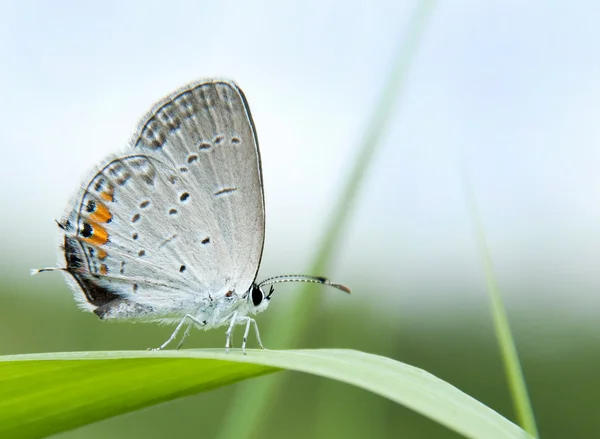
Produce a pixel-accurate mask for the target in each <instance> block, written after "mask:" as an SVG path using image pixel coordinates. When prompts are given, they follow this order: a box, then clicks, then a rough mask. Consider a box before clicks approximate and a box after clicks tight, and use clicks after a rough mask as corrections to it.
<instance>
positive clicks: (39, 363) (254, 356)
mask: <svg viewBox="0 0 600 439" xmlns="http://www.w3.org/2000/svg"><path fill="white" fill-rule="evenodd" d="M281 369H289V370H295V371H300V372H305V373H310V374H314V375H318V376H322V377H327V378H331V379H335V380H339V381H342V382H345V383H348V384H353V385H355V386H358V387H361V388H363V389H365V390H368V391H371V392H374V393H376V394H379V395H381V396H383V397H386V398H389V399H391V400H392V401H395V402H397V403H399V404H403V405H405V406H407V407H409V408H411V409H413V410H415V411H417V412H419V413H422V414H423V415H425V416H428V417H429V418H431V419H433V420H435V421H437V422H439V423H441V424H443V425H446V426H447V427H448V428H450V429H452V430H454V431H456V432H459V433H462V434H463V435H464V436H466V437H469V438H482V437H485V438H488V439H496V438H497V439H506V438H519V439H522V438H528V437H529V436H528V435H527V434H526V433H525V432H524V431H523V430H522V429H521V428H519V427H518V426H516V425H514V424H513V423H511V422H510V421H508V420H507V419H505V418H503V417H502V416H500V415H499V414H498V413H496V412H495V411H493V410H491V409H490V408H488V407H486V406H485V405H483V404H481V403H480V402H478V401H477V400H475V399H473V398H471V397H470V396H468V395H467V394H465V393H463V392H461V391H460V390H458V389H457V388H456V387H453V386H452V385H450V384H448V383H446V382H444V381H442V380H440V379H439V378H436V377H435V376H433V375H431V374H429V373H427V372H425V371H423V370H421V369H417V368H415V367H412V366H409V365H407V364H403V363H400V362H398V361H394V360H391V359H389V358H385V357H380V356H377V355H372V354H367V353H364V352H358V351H352V350H335V349H332V350H325V349H322V350H296V351H259V350H258V351H254V350H251V351H248V354H247V355H243V354H242V353H241V352H240V351H238V350H234V351H232V352H230V353H229V354H227V353H225V352H224V351H223V350H222V349H218V350H215V349H206V350H183V351H161V352H145V351H121V352H119V351H113V352H79V353H51V354H31V355H13V356H4V357H0V437H7V438H8V437H10V438H14V439H33V438H41V437H45V436H47V435H50V434H55V433H58V432H62V431H66V430H70V429H73V428H76V427H79V426H82V425H86V424H89V423H92V422H95V421H99V420H101V419H106V418H109V417H111V416H115V415H118V414H123V413H128V412H131V411H133V410H137V409H140V408H142V407H148V406H151V405H154V404H158V403H161V402H164V401H169V400H172V399H175V398H179V397H181V396H185V395H190V394H193V393H197V392H201V391H204V390H208V389H212V388H215V387H219V386H224V385H227V384H230V383H232V382H236V381H240V380H243V379H246V378H251V377H255V376H259V375H263V374H267V373H271V372H275V371H277V370H281ZM190 422H193V420H190Z"/></svg>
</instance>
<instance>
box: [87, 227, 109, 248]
mask: <svg viewBox="0 0 600 439" xmlns="http://www.w3.org/2000/svg"><path fill="white" fill-rule="evenodd" d="M89 224H90V226H91V227H92V236H90V237H88V238H83V239H84V241H86V242H89V243H90V244H92V245H95V246H96V247H97V246H99V245H104V244H106V243H107V242H108V232H107V231H106V229H105V228H104V227H102V226H101V225H100V224H98V223H93V222H91V221H90V223H89Z"/></svg>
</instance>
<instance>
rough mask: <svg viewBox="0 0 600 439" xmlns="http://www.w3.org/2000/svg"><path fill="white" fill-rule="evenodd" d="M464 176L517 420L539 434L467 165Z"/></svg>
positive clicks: (535, 435) (464, 186)
mask: <svg viewBox="0 0 600 439" xmlns="http://www.w3.org/2000/svg"><path fill="white" fill-rule="evenodd" d="M462 179H463V188H464V191H465V195H466V200H467V205H468V210H469V215H470V217H471V221H472V224H473V232H474V234H475V239H476V241H477V244H478V246H479V252H480V255H481V260H482V263H483V270H484V276H485V281H486V286H487V290H488V294H489V296H490V308H491V313H492V318H493V321H494V331H495V333H496V339H497V340H498V346H499V347H500V353H501V357H502V362H503V364H504V371H505V373H506V379H507V382H508V386H509V388H510V394H511V398H512V401H513V405H514V407H515V412H516V415H517V420H518V422H519V425H521V426H522V427H523V428H524V429H525V430H526V431H527V432H528V433H529V434H531V435H532V436H534V437H538V430H537V426H536V422H535V416H534V414H533V408H532V406H531V401H530V399H529V394H528V393H527V385H526V384H525V377H524V376H523V370H522V368H521V363H520V362H519V354H518V352H517V348H516V346H515V341H514V339H513V336H512V332H511V330H510V325H509V323H508V317H507V315H506V310H505V308H504V303H503V301H502V297H501V295H500V290H499V288H498V283H497V281H496V276H495V274H494V265H493V263H492V257H491V253H490V250H489V247H488V244H487V240H486V236H485V229H484V227H483V223H482V220H481V214H480V213H479V209H478V206H477V200H476V197H475V193H474V191H473V186H472V185H471V183H470V181H469V179H468V175H467V172H466V170H465V168H464V166H463V169H462Z"/></svg>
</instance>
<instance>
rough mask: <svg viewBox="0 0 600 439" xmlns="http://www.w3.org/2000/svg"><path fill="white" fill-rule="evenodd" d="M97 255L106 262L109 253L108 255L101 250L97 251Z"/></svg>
mask: <svg viewBox="0 0 600 439" xmlns="http://www.w3.org/2000/svg"><path fill="white" fill-rule="evenodd" d="M96 254H97V255H98V259H100V260H101V261H103V260H105V259H106V257H107V256H108V253H106V251H104V250H102V249H101V248H99V249H98V250H97V253H96Z"/></svg>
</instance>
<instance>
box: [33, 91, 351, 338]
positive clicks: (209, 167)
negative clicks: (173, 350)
mask: <svg viewBox="0 0 600 439" xmlns="http://www.w3.org/2000/svg"><path fill="white" fill-rule="evenodd" d="M58 226H59V227H60V229H61V249H60V259H61V262H60V264H61V265H62V264H64V265H65V266H64V267H58V268H45V269H41V270H34V273H37V272H41V271H51V270H61V271H63V272H64V274H65V278H66V279H67V282H68V283H69V285H70V286H71V287H72V289H73V290H74V292H75V298H76V299H77V301H78V303H79V305H80V307H81V308H83V309H84V310H86V311H91V312H93V313H94V314H96V315H97V316H98V317H100V318H101V319H103V320H113V319H115V320H117V319H118V320H136V321H148V322H162V323H173V324H177V327H176V328H175V331H174V332H173V334H172V335H171V337H169V339H168V340H167V341H166V342H165V343H163V344H162V345H161V346H160V347H159V348H157V349H163V348H165V347H166V346H167V345H168V344H169V343H170V342H172V341H173V340H174V339H175V338H176V337H177V334H178V333H179V331H180V330H181V329H182V327H184V326H185V325H187V328H186V331H185V333H184V335H183V337H182V338H181V342H180V343H179V345H178V348H179V347H180V346H181V344H182V343H183V340H184V339H185V337H186V336H187V335H188V333H189V330H190V328H191V327H193V326H196V327H198V328H201V329H211V328H216V327H219V326H224V325H228V329H227V331H226V342H225V348H226V349H229V347H230V346H231V337H232V332H233V329H234V326H235V325H237V324H245V325H246V327H245V332H244V338H243V342H242V349H245V348H246V341H247V337H248V332H249V331H250V326H251V324H254V328H255V330H256V338H257V340H258V344H259V345H260V347H261V348H262V347H263V346H262V342H261V340H260V335H259V332H258V326H257V325H256V321H255V320H254V319H253V318H251V317H250V316H251V315H253V314H256V313H258V312H260V311H264V310H265V309H266V308H267V306H268V305H269V301H270V299H271V295H272V294H273V284H276V283H280V282H315V283H319V284H323V285H329V286H332V287H335V288H338V289H340V290H342V291H345V292H347V293H349V292H350V290H349V289H348V288H347V287H345V286H343V285H339V284H335V283H332V282H330V281H329V280H328V279H326V278H324V277H315V276H303V275H285V276H276V277H272V278H269V279H266V280H263V281H262V282H259V283H256V276H257V273H258V268H259V265H260V260H261V256H262V251H263V244H264V236H265V208H264V195H263V182H262V173H261V162H260V153H259V150H258V139H257V137H256V130H255V127H254V123H253V121H252V116H251V115H250V109H249V108H248V102H247V101H246V98H245V96H244V94H243V93H242V91H241V90H240V88H239V87H238V86H237V85H236V84H235V83H233V82H231V81H226V80H202V81H198V82H194V83H191V84H188V85H186V86H184V87H183V88H181V89H179V90H177V91H175V92H174V93H172V94H170V95H169V96H167V97H166V98H164V99H162V100H161V101H159V102H158V103H157V104H155V105H154V107H153V108H152V109H151V110H150V112H148V113H147V114H146V115H145V116H144V117H143V118H142V120H141V122H140V123H139V126H138V128H137V130H136V132H135V134H134V136H133V138H132V139H131V141H130V143H129V146H128V148H127V149H125V150H124V151H123V152H122V153H120V154H116V155H111V156H109V157H108V158H107V159H105V160H104V161H103V162H102V163H100V164H98V165H97V166H96V168H94V170H93V171H92V172H91V174H90V176H89V178H87V179H86V180H84V181H83V183H82V185H81V187H80V189H79V191H78V192H77V193H76V195H75V196H74V197H73V198H72V200H71V202H70V203H69V206H68V208H67V211H66V214H65V217H64V218H63V219H62V220H61V221H60V222H58ZM63 261H64V262H63ZM267 286H270V288H269V291H268V292H265V287H267Z"/></svg>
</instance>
